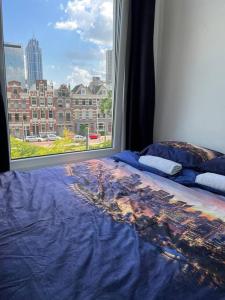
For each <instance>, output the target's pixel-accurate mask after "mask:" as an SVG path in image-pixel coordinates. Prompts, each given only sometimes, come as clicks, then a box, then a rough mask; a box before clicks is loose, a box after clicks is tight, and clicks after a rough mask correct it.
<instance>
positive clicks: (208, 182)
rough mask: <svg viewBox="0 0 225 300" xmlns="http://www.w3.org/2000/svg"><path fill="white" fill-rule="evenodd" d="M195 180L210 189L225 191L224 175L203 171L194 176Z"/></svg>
mask: <svg viewBox="0 0 225 300" xmlns="http://www.w3.org/2000/svg"><path fill="white" fill-rule="evenodd" d="M195 182H196V183H197V184H198V185H200V186H202V187H203V188H206V189H207V188H209V189H210V191H214V192H222V193H225V176H223V175H218V174H215V173H204V174H200V175H197V176H196V179H195Z"/></svg>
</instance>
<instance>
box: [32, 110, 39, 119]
mask: <svg viewBox="0 0 225 300" xmlns="http://www.w3.org/2000/svg"><path fill="white" fill-rule="evenodd" d="M32 116H33V119H37V118H38V113H37V111H33V112H32Z"/></svg>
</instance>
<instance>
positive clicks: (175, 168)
mask: <svg viewBox="0 0 225 300" xmlns="http://www.w3.org/2000/svg"><path fill="white" fill-rule="evenodd" d="M139 163H141V164H143V165H146V166H148V167H151V168H154V169H157V170H159V171H162V172H164V173H166V174H169V175H175V174H177V173H178V172H179V171H180V170H181V169H182V165H181V164H179V163H177V162H175V161H172V160H168V159H165V158H162V157H158V156H152V155H143V156H140V158H139Z"/></svg>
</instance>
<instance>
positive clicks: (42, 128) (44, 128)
mask: <svg viewBox="0 0 225 300" xmlns="http://www.w3.org/2000/svg"><path fill="white" fill-rule="evenodd" d="M41 131H42V132H46V125H45V124H41Z"/></svg>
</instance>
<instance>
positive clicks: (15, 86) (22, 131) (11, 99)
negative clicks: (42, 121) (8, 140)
mask: <svg viewBox="0 0 225 300" xmlns="http://www.w3.org/2000/svg"><path fill="white" fill-rule="evenodd" d="M7 98H8V121H9V131H10V135H12V136H14V137H17V138H22V139H24V138H25V137H26V136H27V135H30V99H29V93H28V91H27V90H26V89H24V88H23V87H22V86H21V82H18V81H10V82H8V86H7Z"/></svg>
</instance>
